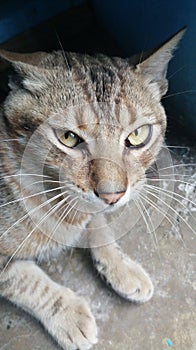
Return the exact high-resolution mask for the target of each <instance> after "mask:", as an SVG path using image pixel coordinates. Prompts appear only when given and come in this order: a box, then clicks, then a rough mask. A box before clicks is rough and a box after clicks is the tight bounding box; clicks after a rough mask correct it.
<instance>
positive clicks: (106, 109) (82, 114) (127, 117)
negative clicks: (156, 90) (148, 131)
mask: <svg viewBox="0 0 196 350" xmlns="http://www.w3.org/2000/svg"><path fill="white" fill-rule="evenodd" d="M148 112H149V113H146V114H145V113H143V110H142V109H141V110H139V109H137V110H136V109H135V108H134V107H133V106H131V105H126V104H122V105H116V104H115V103H88V104H83V105H77V106H76V105H75V106H70V107H69V108H66V109H60V110H59V111H58V112H57V113H52V114H51V115H50V117H49V119H48V123H49V125H50V126H51V127H52V128H54V129H68V130H69V129H70V130H73V131H76V130H78V129H79V130H80V131H81V132H88V133H89V132H90V133H93V134H94V133H96V132H98V130H101V132H103V131H104V130H105V132H106V133H107V130H108V129H109V130H110V131H111V130H113V132H114V131H115V130H122V129H125V128H129V126H131V127H132V126H135V127H139V126H141V124H145V123H153V122H155V121H156V117H155V116H154V115H153V114H152V113H150V111H148Z"/></svg>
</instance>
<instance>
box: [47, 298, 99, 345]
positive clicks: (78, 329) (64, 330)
mask: <svg viewBox="0 0 196 350" xmlns="http://www.w3.org/2000/svg"><path fill="white" fill-rule="evenodd" d="M46 328H47V330H48V331H49V333H50V334H51V335H52V336H53V337H54V338H55V339H56V341H57V342H58V344H59V345H60V346H61V347H62V348H63V349H65V350H76V349H77V350H87V349H90V348H91V347H92V346H93V345H94V344H96V343H97V326H96V322H95V319H94V317H93V315H92V313H91V311H90V309H89V307H88V305H87V303H86V302H85V301H84V300H83V299H82V298H80V297H77V296H76V295H74V296H72V297H71V298H69V299H67V298H66V299H65V300H63V296H60V297H59V298H58V299H57V300H56V302H55V303H54V304H53V309H51V317H50V318H49V320H47V323H46Z"/></svg>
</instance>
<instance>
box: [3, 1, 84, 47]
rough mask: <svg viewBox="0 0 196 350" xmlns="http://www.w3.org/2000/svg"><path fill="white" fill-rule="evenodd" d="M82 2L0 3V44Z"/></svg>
mask: <svg viewBox="0 0 196 350" xmlns="http://www.w3.org/2000/svg"><path fill="white" fill-rule="evenodd" d="M82 2H84V0H26V1H25V0H17V1H14V0H7V1H6V2H5V1H0V43H3V42H4V41H6V40H8V39H10V38H11V37H13V36H14V35H16V34H19V33H21V32H23V31H25V30H27V29H29V28H31V27H33V26H36V25H37V24H39V23H40V22H42V21H44V20H46V19H48V18H50V17H53V16H55V15H57V14H59V13H60V12H63V11H65V10H67V9H68V8H70V7H73V6H77V5H79V4H80V3H82Z"/></svg>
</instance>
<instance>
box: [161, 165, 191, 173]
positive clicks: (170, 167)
mask: <svg viewBox="0 0 196 350" xmlns="http://www.w3.org/2000/svg"><path fill="white" fill-rule="evenodd" d="M187 166H196V163H183V164H173V165H171V166H167V167H165V168H159V171H160V170H167V169H173V168H178V167H184V168H185V167H187Z"/></svg>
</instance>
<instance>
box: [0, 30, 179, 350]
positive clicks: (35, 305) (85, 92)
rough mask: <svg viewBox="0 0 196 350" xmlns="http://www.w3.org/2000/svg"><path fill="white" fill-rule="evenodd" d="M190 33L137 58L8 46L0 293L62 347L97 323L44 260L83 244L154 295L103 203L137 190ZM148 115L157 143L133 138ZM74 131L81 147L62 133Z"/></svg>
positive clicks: (80, 343)
mask: <svg viewBox="0 0 196 350" xmlns="http://www.w3.org/2000/svg"><path fill="white" fill-rule="evenodd" d="M182 34H183V33H182V32H181V33H179V34H177V35H176V36H175V37H173V38H172V39H171V40H170V41H168V42H167V43H166V44H165V45H164V46H162V47H161V48H160V49H159V50H157V51H156V52H155V53H154V54H153V55H151V56H150V57H149V58H147V59H145V60H144V61H143V62H138V63H137V64H134V65H133V64H132V61H131V59H121V58H109V57H106V56H103V55H97V56H94V57H91V56H88V55H81V54H76V53H65V52H62V51H58V52H53V53H50V54H47V53H43V52H39V53H34V54H16V53H10V52H5V51H1V52H0V56H1V60H2V64H4V66H5V68H6V69H7V68H8V69H9V83H8V84H9V89H10V91H9V94H8V96H7V97H6V99H5V101H4V103H3V104H2V107H1V118H0V153H1V163H0V172H1V179H0V190H1V195H0V211H1V214H0V221H1V227H0V293H1V295H2V296H3V297H5V298H7V299H9V300H10V301H12V302H13V303H15V304H16V305H18V306H21V307H22V308H23V309H25V310H27V311H28V312H29V313H31V314H32V315H33V316H35V317H36V318H37V319H39V320H40V321H41V322H42V324H43V325H44V327H45V328H46V330H48V332H49V333H50V334H51V335H52V336H53V337H54V339H56V341H57V343H58V344H59V345H60V346H61V347H62V348H63V349H68V350H74V349H82V350H85V349H89V348H90V347H92V346H93V344H95V343H96V342H97V327H96V322H95V319H94V317H93V315H92V313H91V311H90V308H89V306H88V305H87V303H86V302H85V300H83V299H82V298H80V297H78V296H77V295H76V294H75V293H74V292H72V291H71V290H70V289H68V288H67V287H65V286H60V285H58V284H57V283H55V282H53V281H52V280H51V279H50V278H49V277H48V276H47V275H46V274H45V273H44V272H43V271H42V270H41V269H40V267H39V266H38V265H37V264H36V263H35V261H36V259H37V260H41V259H49V258H50V257H51V256H55V255H58V253H59V252H60V251H61V250H62V249H64V248H66V247H70V246H71V247H74V246H80V247H81V246H85V247H87V248H89V249H90V251H91V254H92V258H93V261H94V264H95V266H96V268H97V270H98V272H99V273H100V275H101V276H102V277H104V279H105V280H106V281H107V283H108V284H110V286H111V287H112V288H113V289H114V290H115V291H116V292H117V293H118V294H119V295H121V296H122V297H124V298H126V299H127V300H130V301H136V302H144V301H147V300H149V299H150V298H151V296H152V294H153V286H152V283H151V280H150V278H149V276H148V275H147V273H146V272H145V271H144V270H143V268H142V267H141V266H140V265H139V264H137V263H136V262H134V261H132V260H131V259H130V258H129V257H127V256H126V255H125V254H124V253H123V252H122V251H121V249H120V247H119V245H118V244H117V243H114V241H115V239H114V238H115V237H114V235H113V232H112V231H111V229H110V226H109V225H108V224H107V219H106V216H105V213H110V212H112V211H116V213H118V211H119V210H121V209H122V208H123V207H124V206H126V204H127V203H128V202H129V201H130V200H134V198H135V197H136V196H137V194H138V193H139V192H140V189H141V187H142V184H143V183H144V181H145V172H146V170H147V169H148V167H149V166H150V165H151V164H152V163H153V161H154V160H155V159H156V156H157V154H158V152H159V150H160V148H161V145H162V142H163V140H164V133H165V129H166V116H165V111H164V109H163V107H162V105H161V103H160V100H161V97H162V95H164V94H165V93H166V91H167V80H166V76H165V75H166V70H167V65H168V62H169V60H170V58H171V56H172V52H173V50H174V49H175V47H176V45H177V43H178V41H179V40H180V38H181V36H182ZM143 125H147V126H149V128H150V129H149V130H151V134H149V135H150V136H149V139H148V142H147V143H146V144H143V145H142V146H141V147H129V146H127V142H128V136H129V135H130V134H132V133H133V132H134V131H135V130H139V128H141V127H142V126H143ZM68 131H71V132H72V136H73V134H74V137H77V138H78V139H79V140H80V142H79V143H78V145H77V147H73V148H72V147H67V146H66V145H65V144H63V143H62V142H61V141H60V139H59V138H58V135H59V134H60V133H61V134H62V135H67V134H66V133H67V132H68ZM136 134H137V133H136ZM75 135H76V136H75ZM103 226H104V229H103ZM95 228H96V230H95ZM112 242H113V243H112Z"/></svg>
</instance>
